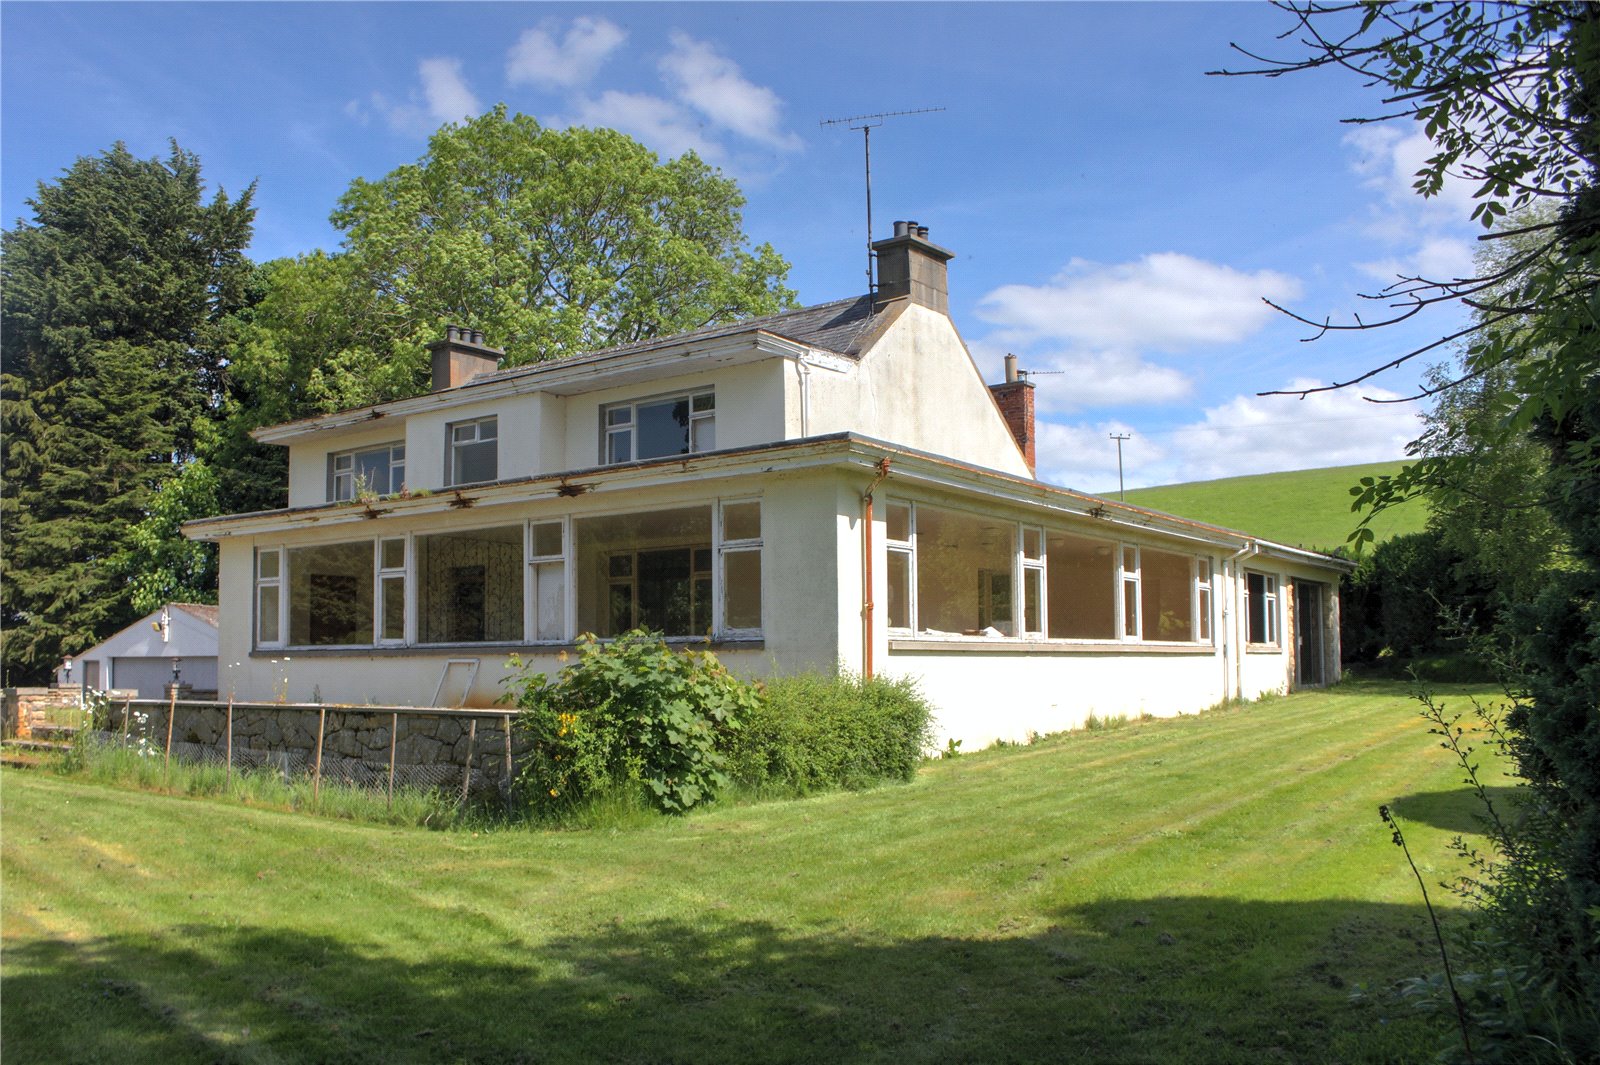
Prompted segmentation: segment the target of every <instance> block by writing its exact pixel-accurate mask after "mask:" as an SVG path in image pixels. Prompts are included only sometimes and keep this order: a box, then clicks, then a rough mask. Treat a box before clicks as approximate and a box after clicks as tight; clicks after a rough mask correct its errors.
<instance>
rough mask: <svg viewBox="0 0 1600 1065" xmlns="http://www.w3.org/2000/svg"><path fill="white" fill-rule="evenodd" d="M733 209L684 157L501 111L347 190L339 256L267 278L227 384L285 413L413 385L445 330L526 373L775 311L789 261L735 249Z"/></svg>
mask: <svg viewBox="0 0 1600 1065" xmlns="http://www.w3.org/2000/svg"><path fill="white" fill-rule="evenodd" d="M743 206H744V197H743V196H742V195H741V194H740V192H739V189H738V186H737V185H736V184H735V183H734V182H733V181H731V180H729V179H727V178H725V177H723V176H721V175H720V174H718V173H717V172H716V171H715V170H713V169H711V168H710V167H708V166H706V165H705V164H704V163H702V162H701V161H700V160H699V159H698V158H696V157H695V155H694V154H693V153H686V154H684V155H682V156H680V157H678V158H676V159H672V160H669V161H667V162H665V163H663V162H660V161H659V160H658V159H657V158H656V156H655V154H654V153H652V152H651V151H650V150H649V149H647V148H645V147H644V146H643V145H641V144H639V143H638V142H637V141H634V140H632V139H631V138H629V137H627V136H625V135H623V134H621V133H617V132H615V131H613V130H607V129H579V128H574V129H565V130H551V129H545V128H543V127H541V126H540V125H539V124H538V123H537V122H536V121H535V120H534V119H532V118H530V117H528V116H526V115H520V114H519V115H507V113H506V111H505V109H504V108H503V107H500V108H496V109H495V110H493V111H490V112H489V113H487V114H485V115H483V116H481V117H480V118H477V119H474V120H472V121H470V122H467V123H466V124H464V125H460V126H453V125H452V126H446V127H444V128H443V129H441V130H440V131H439V132H438V133H436V134H434V136H433V138H432V139H431V140H430V141H429V146H428V151H427V153H426V154H425V155H423V157H422V158H421V159H419V160H418V161H417V162H416V163H414V164H410V165H407V166H402V167H400V168H398V169H396V170H394V171H393V172H392V173H390V174H388V175H387V176H385V177H383V178H381V179H379V180H377V181H366V180H361V179H357V180H356V181H355V182H353V183H352V184H351V185H350V188H349V190H348V191H347V192H346V193H345V194H344V196H343V197H342V198H341V199H340V201H339V204H338V207H337V209H336V210H335V211H334V212H333V216H332V220H333V223H334V224H335V225H336V226H337V227H338V228H339V229H341V230H342V231H343V232H344V233H345V239H344V248H343V250H342V252H341V253H340V254H337V255H332V256H329V255H323V254H321V253H315V254H312V255H308V256H304V257H302V258H299V259H295V260H292V261H285V262H279V263H272V264H268V266H267V267H265V268H264V270H263V276H262V282H263V287H264V295H263V299H262V302H261V303H260V304H259V305H258V306H257V307H255V308H254V309H253V310H252V312H251V321H250V324H249V325H248V326H247V327H246V329H245V334H244V336H243V338H242V343H241V348H240V358H239V360H238V365H237V367H236V368H235V374H236V378H237V379H238V380H239V382H240V383H241V385H242V386H243V387H245V388H246V389H249V390H250V391H251V394H252V395H255V396H256V397H257V398H258V399H259V400H260V401H261V403H262V406H261V407H260V408H259V413H261V414H263V415H268V416H267V417H266V419H265V420H283V419H285V418H289V417H300V416H304V415H307V414H314V413H320V412H323V411H329V410H336V409H340V408H343V407H350V406H357V405H360V404H363V403H369V402H376V401H381V400H386V399H394V398H398V397H403V396H409V395H414V394H416V393H418V392H421V391H424V390H425V389H426V388H427V387H428V361H427V356H426V346H427V345H428V344H429V343H431V342H433V341H435V340H437V339H439V337H440V336H442V335H443V331H444V327H445V326H446V325H449V324H461V325H469V326H471V327H473V328H475V329H479V330H482V331H483V333H484V334H485V336H486V337H488V338H489V340H490V342H492V343H494V344H496V345H497V346H501V347H504V348H505V349H506V364H507V365H519V364H522V363H527V362H532V361H536V360H539V359H548V358H553V357H556V356H560V355H569V354H574V353H578V352H583V351H588V350H593V349H596V348H602V347H607V346H611V345H615V344H624V343H629V342H632V341H637V340H644V339H647V338H650V337H654V336H659V335H666V334H671V333H676V332H681V331H685V330H689V329H694V328H697V327H699V326H703V325H708V324H711V323H716V322H722V321H729V320H733V319H736V318H740V317H745V316H749V315H757V314H765V313H770V312H773V311H777V310H781V309H783V308H784V307H787V306H789V305H791V303H792V301H793V297H794V294H793V293H792V292H791V291H790V290H789V289H787V288H786V287H784V284H783V280H784V278H785V276H786V275H787V273H788V264H787V263H785V262H784V261H783V259H782V258H780V257H779V256H778V254H777V253H776V252H774V251H773V250H772V248H771V247H770V246H769V245H766V244H763V245H761V246H759V247H757V248H755V249H753V250H746V244H747V240H746V238H745V236H744V233H743V230H742V228H741V227H742V219H741V210H742V208H743ZM275 383H281V387H279V386H278V385H277V384H275ZM268 412H270V414H268ZM263 423H264V422H263V421H258V422H257V423H256V424H263Z"/></svg>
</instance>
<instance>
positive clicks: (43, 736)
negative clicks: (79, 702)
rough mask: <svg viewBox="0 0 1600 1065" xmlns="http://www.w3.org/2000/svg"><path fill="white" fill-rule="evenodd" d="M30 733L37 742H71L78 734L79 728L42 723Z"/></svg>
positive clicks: (35, 726)
mask: <svg viewBox="0 0 1600 1065" xmlns="http://www.w3.org/2000/svg"><path fill="white" fill-rule="evenodd" d="M30 731H31V732H32V733H33V738H34V739H37V740H70V739H72V737H74V736H76V735H77V734H78V726H77V725H57V724H53V723H50V722H41V723H39V724H36V725H34V726H33V728H32V729H31V730H30Z"/></svg>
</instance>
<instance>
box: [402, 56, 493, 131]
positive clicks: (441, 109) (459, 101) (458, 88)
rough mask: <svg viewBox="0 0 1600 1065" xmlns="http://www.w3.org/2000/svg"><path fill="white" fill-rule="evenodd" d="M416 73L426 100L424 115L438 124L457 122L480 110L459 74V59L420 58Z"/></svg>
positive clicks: (478, 104) (476, 99)
mask: <svg viewBox="0 0 1600 1065" xmlns="http://www.w3.org/2000/svg"><path fill="white" fill-rule="evenodd" d="M417 74H418V76H419V77H421V78H422V95H423V97H424V98H425V99H426V100H427V102H428V114H429V115H430V116H431V117H432V118H433V119H434V120H435V121H436V122H438V123H439V124H440V125H443V124H444V123H446V122H460V121H461V120H462V119H464V118H471V117H473V116H474V115H477V114H478V113H480V112H481V111H482V110H483V105H482V104H480V103H479V102H478V98H477V97H476V96H474V95H472V90H471V89H469V88H467V83H466V81H465V80H464V79H463V78H462V77H461V60H459V59H449V58H438V59H424V60H423V61H422V62H420V63H418V64H417Z"/></svg>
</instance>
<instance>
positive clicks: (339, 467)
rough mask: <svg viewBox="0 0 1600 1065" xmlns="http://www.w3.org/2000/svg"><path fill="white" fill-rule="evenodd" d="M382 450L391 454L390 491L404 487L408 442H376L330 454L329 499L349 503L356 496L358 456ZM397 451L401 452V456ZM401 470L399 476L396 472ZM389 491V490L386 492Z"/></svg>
mask: <svg viewBox="0 0 1600 1065" xmlns="http://www.w3.org/2000/svg"><path fill="white" fill-rule="evenodd" d="M379 451H387V452H388V453H389V493H394V492H398V491H400V489H401V488H403V487H404V486H405V476H406V475H405V469H406V442H405V441H404V440H395V441H390V442H389V443H387V444H373V445H371V446H370V447H354V448H348V449H346V450H344V451H330V452H329V453H328V502H330V503H348V502H350V501H351V500H354V499H355V498H356V494H357V490H356V466H357V465H358V463H357V461H356V460H357V459H358V458H359V457H360V456H362V455H371V454H375V453H377V452H379ZM396 452H399V456H398V458H397V457H396V454H395V453H396ZM396 470H398V471H399V474H400V475H399V477H398V478H396V476H395V471H396ZM385 494H388V493H385Z"/></svg>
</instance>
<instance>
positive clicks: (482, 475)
mask: <svg viewBox="0 0 1600 1065" xmlns="http://www.w3.org/2000/svg"><path fill="white" fill-rule="evenodd" d="M448 432H449V453H448V455H447V458H446V462H447V467H448V468H447V469H446V471H445V473H446V477H445V483H446V484H450V485H457V484H477V483H478V482H480V481H495V480H499V478H500V420H499V419H498V418H493V417H491V418H474V419H473V420H472V421H469V422H452V423H450V426H449V428H448Z"/></svg>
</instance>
